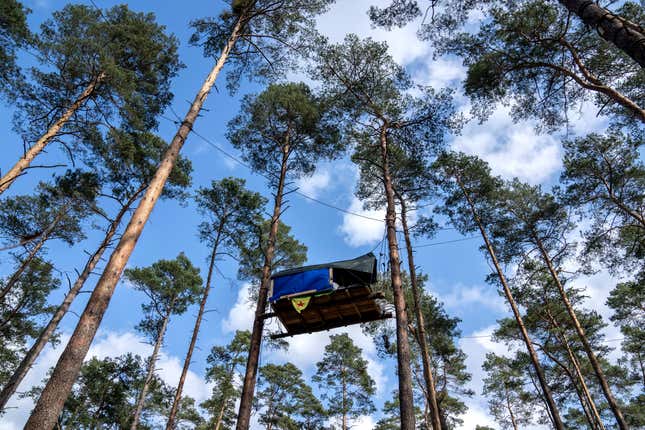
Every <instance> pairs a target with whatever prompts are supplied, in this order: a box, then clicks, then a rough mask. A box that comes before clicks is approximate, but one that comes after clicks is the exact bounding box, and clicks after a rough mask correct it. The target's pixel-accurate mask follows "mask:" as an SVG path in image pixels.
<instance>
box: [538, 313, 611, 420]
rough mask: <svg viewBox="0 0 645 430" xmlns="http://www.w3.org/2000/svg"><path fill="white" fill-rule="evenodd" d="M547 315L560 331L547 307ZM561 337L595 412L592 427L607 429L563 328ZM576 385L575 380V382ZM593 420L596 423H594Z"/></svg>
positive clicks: (587, 401)
mask: <svg viewBox="0 0 645 430" xmlns="http://www.w3.org/2000/svg"><path fill="white" fill-rule="evenodd" d="M546 312H547V317H548V318H549V321H550V322H551V325H552V326H553V328H554V329H555V330H556V331H558V330H560V324H559V323H558V322H557V321H556V319H555V318H554V317H553V315H552V314H551V311H549V309H548V307H547V311H546ZM556 337H558V338H559V339H560V342H561V343H562V344H563V345H564V347H565V349H566V350H567V355H568V356H569V360H570V361H571V364H572V365H573V369H574V370H575V372H576V377H577V379H578V382H579V383H580V388H581V389H582V394H583V396H584V398H585V399H586V403H587V405H588V406H589V409H591V413H592V414H593V420H592V422H591V423H590V424H592V427H596V428H599V429H601V430H605V426H604V424H603V422H602V419H601V418H600V413H599V412H598V408H597V407H596V403H595V402H594V400H593V397H592V396H591V393H590V392H589V388H588V387H587V383H586V381H585V378H584V376H583V374H582V370H581V369H580V363H579V361H578V358H577V357H576V355H575V353H574V352H573V350H572V349H571V345H570V344H569V340H568V339H567V335H566V333H565V332H564V330H562V332H561V335H560V336H557V335H556ZM574 385H575V382H574ZM593 422H595V423H596V424H595V425H594V424H593Z"/></svg>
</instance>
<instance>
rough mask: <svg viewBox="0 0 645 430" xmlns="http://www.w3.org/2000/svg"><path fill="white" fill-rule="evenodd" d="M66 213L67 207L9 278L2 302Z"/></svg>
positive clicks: (61, 211) (1, 293) (0, 295)
mask: <svg viewBox="0 0 645 430" xmlns="http://www.w3.org/2000/svg"><path fill="white" fill-rule="evenodd" d="M65 212H67V207H63V208H62V209H61V210H60V212H59V213H58V215H56V218H54V221H52V223H51V224H49V225H48V226H47V228H46V229H45V231H43V233H42V234H41V235H40V240H38V243H37V244H36V246H34V247H33V248H32V250H31V251H29V254H27V257H26V258H25V259H24V260H23V261H22V262H21V263H20V266H19V267H18V269H17V270H16V271H15V272H14V273H13V275H11V278H9V280H8V281H7V284H6V285H5V286H4V287H3V288H2V291H0V300H4V298H5V296H6V295H7V294H9V292H10V291H11V290H12V289H13V287H14V286H15V285H16V282H18V280H19V279H20V276H22V274H23V273H24V272H25V270H27V267H29V264H30V263H31V262H32V261H33V259H34V257H36V254H38V251H40V249H41V248H42V247H43V245H45V242H47V240H48V239H49V235H51V233H52V231H54V229H55V228H56V226H57V225H58V223H59V222H60V220H61V219H63V217H64V216H65Z"/></svg>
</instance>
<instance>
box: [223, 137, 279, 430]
mask: <svg viewBox="0 0 645 430" xmlns="http://www.w3.org/2000/svg"><path fill="white" fill-rule="evenodd" d="M286 138H287V144H286V145H285V148H284V149H283V157H282V165H281V167H280V177H279V179H278V188H277V190H276V193H275V200H274V205H273V216H272V217H271V229H270V231H269V237H268V244H267V250H266V252H265V254H264V266H263V267H262V278H261V280H260V291H259V293H258V301H257V306H256V308H255V318H254V320H253V330H252V332H251V343H250V347H249V357H248V359H247V362H246V371H245V373H244V381H243V384H242V398H241V399H240V409H239V411H238V414H237V424H236V427H235V428H236V430H248V429H249V426H250V424H251V408H252V406H253V394H254V392H255V382H256V378H257V374H258V365H259V362H260V348H261V346H262V333H263V331H264V321H265V318H263V316H264V310H265V308H266V305H267V299H268V295H269V284H270V282H271V263H272V261H273V253H274V251H275V240H276V237H277V235H278V226H279V223H280V214H281V211H282V195H283V193H284V183H285V178H286V176H287V161H288V154H289V144H288V135H287V137H286Z"/></svg>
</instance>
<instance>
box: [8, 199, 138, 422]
mask: <svg viewBox="0 0 645 430" xmlns="http://www.w3.org/2000/svg"><path fill="white" fill-rule="evenodd" d="M144 189H145V187H141V188H140V189H139V190H138V191H137V192H136V193H135V194H134V195H133V196H132V197H131V198H130V199H129V200H128V201H127V202H126V204H125V205H124V206H123V207H122V208H121V210H120V211H119V213H118V214H117V216H116V218H114V220H113V221H112V222H111V223H110V226H109V228H108V230H107V232H106V233H105V237H104V238H103V241H102V242H101V244H100V245H99V247H98V249H97V250H96V251H95V252H94V254H92V256H91V257H90V259H89V260H88V261H87V263H85V267H84V268H83V271H82V272H81V274H80V275H79V277H78V279H76V282H74V285H72V288H70V290H69V291H68V292H67V294H66V295H65V298H64V299H63V303H61V305H60V306H59V307H58V309H56V313H54V315H53V316H52V318H51V320H50V321H49V323H48V324H47V326H46V327H45V328H44V330H43V331H42V332H41V333H40V335H39V336H38V339H36V342H34V344H33V345H32V346H31V348H30V349H29V351H28V352H27V354H26V355H25V356H24V357H23V359H22V361H21V362H20V364H19V365H18V368H16V370H15V371H14V373H13V375H11V378H10V379H9V381H8V382H7V384H6V385H5V386H4V387H3V388H2V391H1V392H0V411H1V410H3V409H4V408H5V406H6V405H7V402H8V401H9V399H10V398H11V396H12V395H13V394H14V393H15V392H16V390H17V389H18V386H19V385H20V383H21V382H22V380H23V379H24V377H25V376H26V375H27V373H28V372H29V370H30V369H31V366H32V365H33V364H34V362H35V361H36V359H37V358H38V356H39V355H40V352H41V351H42V350H43V348H45V345H47V343H48V342H49V339H50V338H51V336H52V335H53V334H54V331H56V329H57V328H58V324H59V323H60V322H61V320H62V319H63V317H64V316H65V314H67V311H68V310H69V308H70V306H71V305H72V302H73V301H74V299H75V298H76V296H77V295H78V293H79V291H80V290H81V288H83V285H84V284H85V281H86V280H87V278H89V276H90V274H91V273H92V271H93V270H94V268H95V267H96V265H97V264H98V263H99V261H101V257H102V256H103V253H104V252H105V250H106V249H107V248H108V246H109V245H110V241H111V240H112V237H113V236H114V234H115V233H116V231H117V229H118V227H119V225H120V224H121V220H122V219H123V217H124V216H125V214H126V212H127V211H128V209H130V206H132V203H134V201H135V200H136V199H137V197H138V196H139V195H140V194H141V192H142V191H143V190H144Z"/></svg>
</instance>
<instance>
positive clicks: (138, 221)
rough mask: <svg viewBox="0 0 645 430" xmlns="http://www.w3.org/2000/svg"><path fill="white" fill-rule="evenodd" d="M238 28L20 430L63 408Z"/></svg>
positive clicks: (47, 421) (40, 424)
mask: <svg viewBox="0 0 645 430" xmlns="http://www.w3.org/2000/svg"><path fill="white" fill-rule="evenodd" d="M241 27H242V19H241V18H240V19H238V21H237V23H236V25H235V27H234V28H233V31H232V33H231V36H230V37H229V39H228V41H227V43H226V45H225V46H224V48H223V50H222V53H221V55H220V57H219V59H218V60H217V63H216V64H215V66H214V67H213V69H212V70H211V71H210V73H209V74H208V77H207V78H206V80H205V82H204V84H203V85H202V87H201V89H200V90H199V92H198V93H197V96H196V97H195V99H194V101H193V104H192V105H191V106H190V109H189V110H188V113H187V114H186V117H185V118H184V121H183V123H182V125H181V127H179V130H178V131H177V134H176V135H175V137H174V138H173V140H172V143H171V144H170V147H169V148H168V150H167V151H166V153H165V154H164V158H163V160H162V161H161V164H160V166H159V168H158V169H157V172H156V173H155V176H154V178H153V179H152V181H151V182H150V184H149V187H148V190H147V191H146V194H145V195H144V197H143V198H142V199H141V203H140V204H139V207H138V208H137V210H136V211H135V212H134V214H133V215H132V218H131V220H130V223H129V224H128V226H127V228H126V230H125V232H124V234H123V236H122V237H121V240H120V241H119V244H118V245H117V247H116V249H115V250H114V252H113V253H112V256H111V257H110V260H109V262H108V264H107V266H106V267H105V270H104V271H103V275H101V278H100V279H99V281H98V283H97V285H96V287H95V288H94V292H93V293H92V296H91V297H90V300H89V302H88V304H87V307H86V308H85V310H84V311H83V314H82V315H81V318H80V320H79V322H78V324H77V326H76V329H75V330H74V334H73V335H72V337H71V338H70V340H69V342H68V344H67V347H66V348H65V351H63V354H62V355H61V357H60V359H59V360H58V363H57V364H56V367H55V368H54V371H53V373H52V375H51V377H50V378H49V381H48V382H47V385H45V388H44V389H43V391H42V393H41V395H40V398H39V399H38V403H37V404H36V407H35V408H34V410H33V412H32V414H31V416H30V417H29V420H28V421H27V424H26V425H25V429H27V430H50V429H51V428H52V427H53V426H54V425H55V424H56V417H58V414H60V411H61V410H62V409H63V405H64V404H65V400H66V399H67V396H68V395H69V392H70V391H71V389H72V385H73V384H74V380H75V379H76V377H77V376H78V373H79V371H80V369H81V365H82V364H83V359H84V358H85V355H86V354H87V351H88V349H89V347H90V344H91V343H92V339H94V335H95V334H96V331H97V329H98V326H99V324H100V323H101V319H102V318H103V315H104V314H105V310H106V309H107V307H108V305H109V303H110V299H111V298H112V294H113V293H114V289H115V288H116V284H117V282H118V281H119V278H120V277H121V274H122V273H123V269H124V268H125V265H126V264H127V262H128V259H129V258H130V255H131V254H132V251H133V250H134V247H135V245H136V243H137V240H138V239H139V236H140V235H141V232H142V231H143V227H144V225H145V223H146V221H147V220H148V218H149V217H150V213H151V212H152V209H153V208H154V206H155V203H156V202H157V199H158V198H159V196H160V195H161V192H162V190H163V186H164V185H165V183H166V180H167V179H168V176H169V175H170V172H171V171H172V168H173V166H174V165H175V161H176V159H177V156H178V155H179V151H180V150H181V147H182V146H183V144H184V142H185V140H186V138H187V137H188V133H190V130H191V128H192V126H193V124H194V123H195V121H196V119H197V117H198V115H199V112H200V110H201V108H202V105H203V104H204V101H205V100H206V97H207V96H208V93H209V92H210V90H211V88H212V86H213V84H214V83H215V80H216V79H217V76H218V75H219V72H220V71H221V70H222V67H223V66H224V63H225V62H226V59H227V57H228V55H229V53H230V51H231V49H232V48H233V45H234V44H235V42H236V40H237V38H238V35H239V32H240V29H241Z"/></svg>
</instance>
